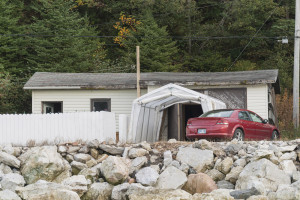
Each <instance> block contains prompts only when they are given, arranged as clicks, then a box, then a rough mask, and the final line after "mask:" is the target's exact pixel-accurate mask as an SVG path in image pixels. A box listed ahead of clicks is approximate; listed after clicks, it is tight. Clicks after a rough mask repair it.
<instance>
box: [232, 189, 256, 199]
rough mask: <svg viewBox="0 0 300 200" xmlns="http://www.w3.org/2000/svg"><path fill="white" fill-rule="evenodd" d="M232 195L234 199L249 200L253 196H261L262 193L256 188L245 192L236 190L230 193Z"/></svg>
mask: <svg viewBox="0 0 300 200" xmlns="http://www.w3.org/2000/svg"><path fill="white" fill-rule="evenodd" d="M230 195H231V196H232V197H233V198H234V199H248V198H249V197H250V196H253V195H260V192H259V191H258V190H257V189H256V188H251V189H244V190H235V191H232V192H230Z"/></svg>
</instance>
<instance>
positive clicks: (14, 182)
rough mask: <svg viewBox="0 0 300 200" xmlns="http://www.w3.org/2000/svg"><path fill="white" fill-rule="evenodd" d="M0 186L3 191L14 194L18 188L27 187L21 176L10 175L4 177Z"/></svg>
mask: <svg viewBox="0 0 300 200" xmlns="http://www.w3.org/2000/svg"><path fill="white" fill-rule="evenodd" d="M0 184H1V186H2V189H3V190H5V189H8V190H11V191H13V192H14V191H15V189H16V187H17V186H21V187H23V186H24V185H25V180H24V178H23V176H21V175H20V174H15V173H9V174H5V175H3V176H2V180H1V182H0Z"/></svg>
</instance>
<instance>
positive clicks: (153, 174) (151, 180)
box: [135, 167, 159, 186]
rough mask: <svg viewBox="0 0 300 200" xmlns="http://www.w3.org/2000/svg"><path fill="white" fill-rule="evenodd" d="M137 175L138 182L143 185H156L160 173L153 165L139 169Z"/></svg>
mask: <svg viewBox="0 0 300 200" xmlns="http://www.w3.org/2000/svg"><path fill="white" fill-rule="evenodd" d="M135 177H136V181H137V182H138V183H141V184H142V185H146V186H153V185H155V183H156V181H157V179H158V177H159V174H158V173H157V171H156V170H155V169H153V168H152V167H145V168H143V169H141V170H139V171H138V172H137V173H136V174H135Z"/></svg>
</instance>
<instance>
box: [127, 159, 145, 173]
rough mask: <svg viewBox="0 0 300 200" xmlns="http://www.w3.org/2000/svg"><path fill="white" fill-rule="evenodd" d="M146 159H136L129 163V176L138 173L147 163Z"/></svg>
mask: <svg viewBox="0 0 300 200" xmlns="http://www.w3.org/2000/svg"><path fill="white" fill-rule="evenodd" d="M147 161H148V159H147V157H146V156H142V157H137V158H135V159H133V160H132V161H131V165H130V169H129V174H131V173H133V172H136V171H138V170H139V169H140V168H141V167H143V166H144V165H145V164H146V163H147Z"/></svg>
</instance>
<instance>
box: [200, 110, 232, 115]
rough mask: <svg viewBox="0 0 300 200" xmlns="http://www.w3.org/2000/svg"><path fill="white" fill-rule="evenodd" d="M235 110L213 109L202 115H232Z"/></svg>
mask: <svg viewBox="0 0 300 200" xmlns="http://www.w3.org/2000/svg"><path fill="white" fill-rule="evenodd" d="M232 113H233V110H212V111H209V112H206V113H204V114H202V115H201V116H200V117H230V116H231V114H232Z"/></svg>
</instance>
